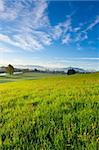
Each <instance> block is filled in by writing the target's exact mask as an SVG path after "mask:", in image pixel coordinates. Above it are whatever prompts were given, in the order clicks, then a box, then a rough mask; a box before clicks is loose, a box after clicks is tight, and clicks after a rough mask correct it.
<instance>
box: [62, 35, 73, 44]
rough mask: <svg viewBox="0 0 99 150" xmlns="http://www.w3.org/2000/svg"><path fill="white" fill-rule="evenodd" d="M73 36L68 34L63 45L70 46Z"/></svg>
mask: <svg viewBox="0 0 99 150" xmlns="http://www.w3.org/2000/svg"><path fill="white" fill-rule="evenodd" d="M71 40H72V39H71V35H70V34H69V33H68V34H67V35H65V37H64V38H63V39H62V44H69V42H71Z"/></svg>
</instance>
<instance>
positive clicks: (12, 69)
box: [6, 64, 14, 75]
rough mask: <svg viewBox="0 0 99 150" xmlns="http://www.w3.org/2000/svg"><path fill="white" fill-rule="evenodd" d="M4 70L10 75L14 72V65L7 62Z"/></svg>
mask: <svg viewBox="0 0 99 150" xmlns="http://www.w3.org/2000/svg"><path fill="white" fill-rule="evenodd" d="M6 72H7V73H9V74H10V75H12V74H13V73H14V67H13V66H12V65H11V64H9V65H8V66H7V67H6Z"/></svg>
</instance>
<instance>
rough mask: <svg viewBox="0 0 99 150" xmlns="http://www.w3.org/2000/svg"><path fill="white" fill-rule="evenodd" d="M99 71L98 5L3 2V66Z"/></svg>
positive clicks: (0, 38) (0, 10)
mask: <svg viewBox="0 0 99 150" xmlns="http://www.w3.org/2000/svg"><path fill="white" fill-rule="evenodd" d="M9 63H10V64H13V65H43V66H47V67H70V66H73V67H80V68H85V69H96V70H99V2H98V1H65V0H64V1H59V0H58V1H53V0H50V1H45V0H20V1H17V0H0V65H7V64H9Z"/></svg>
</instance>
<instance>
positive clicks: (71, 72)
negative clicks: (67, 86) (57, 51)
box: [67, 69, 76, 75]
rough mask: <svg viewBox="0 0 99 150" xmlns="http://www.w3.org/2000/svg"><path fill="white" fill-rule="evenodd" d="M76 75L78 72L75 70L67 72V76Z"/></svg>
mask: <svg viewBox="0 0 99 150" xmlns="http://www.w3.org/2000/svg"><path fill="white" fill-rule="evenodd" d="M75 73H76V71H75V70H74V69H69V70H68V71H67V75H72V74H75Z"/></svg>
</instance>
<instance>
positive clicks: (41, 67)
mask: <svg viewBox="0 0 99 150" xmlns="http://www.w3.org/2000/svg"><path fill="white" fill-rule="evenodd" d="M14 67H15V68H17V69H16V71H17V70H18V71H19V70H23V69H29V70H31V71H32V70H34V69H37V70H40V71H49V72H50V71H59V72H65V73H67V71H68V70H69V69H74V70H75V71H77V72H80V73H86V72H95V71H92V70H91V71H90V70H84V69H82V68H76V67H67V68H49V67H43V66H39V65H14ZM0 72H1V73H2V72H5V66H3V67H0Z"/></svg>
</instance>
